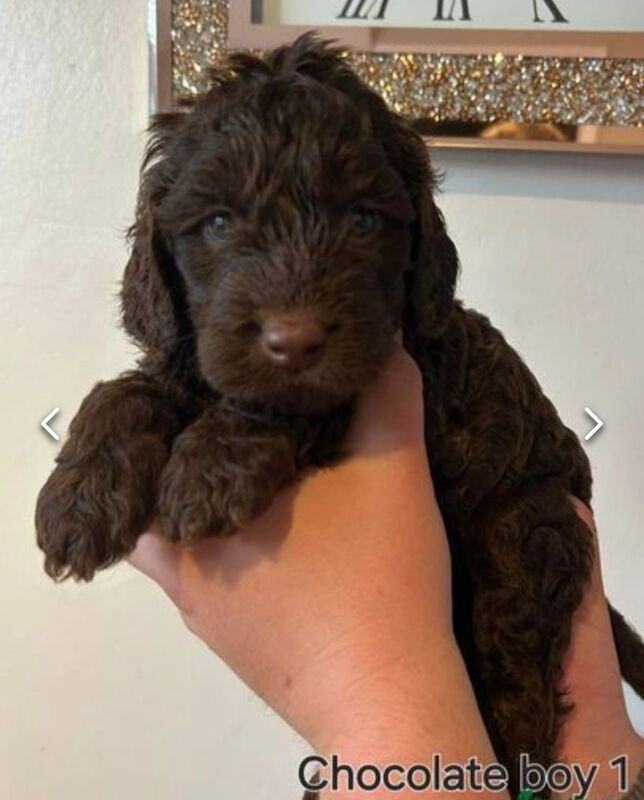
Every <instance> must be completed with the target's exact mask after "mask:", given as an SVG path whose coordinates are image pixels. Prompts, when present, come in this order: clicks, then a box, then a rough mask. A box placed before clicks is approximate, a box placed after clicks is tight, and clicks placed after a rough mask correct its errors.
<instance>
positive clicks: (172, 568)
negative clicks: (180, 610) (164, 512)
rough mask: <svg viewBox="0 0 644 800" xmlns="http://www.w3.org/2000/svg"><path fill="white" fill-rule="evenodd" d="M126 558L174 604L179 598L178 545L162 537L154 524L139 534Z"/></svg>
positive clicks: (176, 603)
mask: <svg viewBox="0 0 644 800" xmlns="http://www.w3.org/2000/svg"><path fill="white" fill-rule="evenodd" d="M127 560H128V561H129V563H130V564H131V565H132V566H133V567H135V568H136V569H138V570H139V571H140V572H142V573H143V574H144V575H147V576H148V578H151V579H152V580H153V581H154V582H155V583H157V584H158V585H159V586H160V587H161V588H162V589H163V591H164V592H165V593H166V594H167V595H168V597H169V598H170V600H172V602H173V603H174V604H175V605H178V598H179V547H178V545H176V544H172V542H168V541H167V540H165V539H162V538H161V536H160V533H159V530H158V527H157V526H156V525H153V526H152V528H151V532H149V533H144V534H142V535H141V536H139V539H138V541H137V543H136V547H135V548H134V550H132V552H131V553H130V555H129V556H128V558H127Z"/></svg>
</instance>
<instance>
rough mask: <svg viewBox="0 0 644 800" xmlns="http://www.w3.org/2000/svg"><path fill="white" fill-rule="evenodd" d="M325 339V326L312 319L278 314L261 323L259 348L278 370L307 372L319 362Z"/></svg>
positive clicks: (305, 316)
mask: <svg viewBox="0 0 644 800" xmlns="http://www.w3.org/2000/svg"><path fill="white" fill-rule="evenodd" d="M326 338H327V330H326V328H325V326H324V325H323V324H322V323H321V322H319V321H318V320H316V319H314V318H313V317H310V316H307V315H304V314H280V315H274V316H270V317H267V318H266V319H265V320H264V324H263V326H262V332H261V334H260V346H261V348H262V350H263V351H264V353H265V354H266V355H267V356H268V358H269V359H270V360H271V361H272V362H273V364H276V365H277V366H279V367H284V368H285V369H292V370H299V369H308V368H309V367H313V366H315V364H317V363H318V362H319V361H320V359H321V358H322V354H323V352H324V345H325V343H326Z"/></svg>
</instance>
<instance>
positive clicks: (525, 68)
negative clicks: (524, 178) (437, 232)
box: [148, 0, 644, 155]
mask: <svg viewBox="0 0 644 800" xmlns="http://www.w3.org/2000/svg"><path fill="white" fill-rule="evenodd" d="M252 4H253V0H149V3H148V6H149V47H150V110H151V112H158V111H168V110H171V109H172V107H173V105H174V103H175V101H176V100H177V99H178V98H179V97H180V96H182V95H183V96H185V95H195V94H198V93H200V92H202V91H203V90H204V89H205V88H206V87H207V85H208V84H207V67H208V66H210V65H212V64H216V63H218V62H220V61H221V60H222V59H223V58H225V56H226V53H227V52H228V51H229V50H231V49H249V50H253V51H255V52H256V51H259V52H261V50H262V49H266V48H267V47H268V46H273V45H275V44H277V43H283V42H287V41H290V40H292V39H293V38H294V37H295V36H296V35H297V34H298V33H300V32H302V30H303V29H302V28H296V27H294V26H275V25H272V26H266V25H253V24H251V23H250V14H251V7H252ZM321 32H322V34H323V35H324V36H331V37H334V38H336V39H338V40H339V42H340V44H342V43H346V44H347V48H348V58H349V59H350V61H351V62H352V64H353V66H354V68H355V69H356V70H357V72H358V73H359V74H360V75H361V76H362V77H363V79H364V80H365V81H366V82H367V83H369V84H370V85H371V86H372V87H373V88H374V89H375V90H376V91H378V92H379V93H380V94H381V95H382V96H383V97H384V98H385V100H386V101H387V102H388V104H389V105H390V107H391V108H392V109H394V110H395V111H397V112H399V113H401V114H403V115H405V116H407V117H410V118H412V119H413V120H414V122H415V124H416V125H417V127H418V129H419V130H420V131H421V132H422V133H423V134H424V135H426V136H427V137H428V139H429V140H430V141H431V144H432V147H446V148H488V149H509V150H546V151H548V150H551V151H578V152H600V153H614V154H629V155H632V154H639V155H644V33H642V34H629V35H625V36H622V37H616V35H615V34H605V35H602V34H586V35H583V36H581V35H579V34H577V35H567V36H566V35H559V34H551V33H549V34H546V35H545V36H544V35H542V34H541V35H539V34H534V33H532V32H529V33H526V34H524V35H522V36H518V35H513V34H512V33H508V32H505V31H477V32H474V31H468V32H460V31H436V30H435V29H434V30H432V31H426V30H422V29H421V30H419V29H415V30H413V31H411V30H407V29H404V30H403V29H385V30H383V29H382V28H381V29H379V30H377V31H376V30H375V29H374V28H359V29H357V30H356V29H349V28H346V27H345V28H340V27H334V28H322V29H321ZM374 34H375V35H374ZM376 38H377V49H376V47H374V40H375V39H376ZM420 39H422V40H423V41H422V43H421V42H420ZM396 41H398V42H400V41H404V42H406V43H407V44H406V46H405V47H404V48H401V47H398V46H397V45H396V44H395V42H396ZM617 42H618V43H619V47H617V46H616V43H617ZM611 51H619V52H620V56H619V57H612V56H611V57H605V56H604V54H605V53H607V52H608V53H610V52H611ZM543 52H547V53H548V54H547V55H543V54H540V53H543ZM622 54H623V56H622ZM506 137H509V138H506Z"/></svg>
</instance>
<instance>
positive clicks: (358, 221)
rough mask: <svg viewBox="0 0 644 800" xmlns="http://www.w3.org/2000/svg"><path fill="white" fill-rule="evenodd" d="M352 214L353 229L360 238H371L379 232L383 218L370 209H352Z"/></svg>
mask: <svg viewBox="0 0 644 800" xmlns="http://www.w3.org/2000/svg"><path fill="white" fill-rule="evenodd" d="M349 213H350V220H351V228H352V230H353V232H354V233H355V234H357V235H358V236H369V235H370V234H372V233H375V231H377V230H378V228H379V227H380V224H381V222H382V217H381V216H380V214H378V213H377V212H376V211H371V210H370V209H368V208H352V209H351V211H350V212H349Z"/></svg>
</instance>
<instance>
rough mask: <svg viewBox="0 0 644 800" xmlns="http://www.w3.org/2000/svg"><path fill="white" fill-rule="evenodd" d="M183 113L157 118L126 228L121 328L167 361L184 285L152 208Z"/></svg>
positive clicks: (175, 338) (176, 329)
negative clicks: (127, 248) (127, 249)
mask: <svg viewBox="0 0 644 800" xmlns="http://www.w3.org/2000/svg"><path fill="white" fill-rule="evenodd" d="M182 116H183V115H181V114H170V115H163V116H161V117H157V119H156V120H155V121H154V122H153V123H152V125H151V127H150V131H151V134H152V135H151V138H150V143H149V145H148V148H147V151H146V155H145V158H144V161H143V166H142V168H141V184H140V188H139V195H138V199H137V208H136V218H135V222H134V224H133V225H132V227H131V228H130V230H129V233H128V238H129V240H130V242H131V254H130V258H129V261H128V263H127V265H126V267H125V273H124V276H123V283H122V286H121V312H122V320H123V327H124V328H125V330H126V332H127V333H128V335H129V336H130V337H131V338H132V339H133V340H134V341H135V342H136V343H137V344H138V345H139V346H140V347H141V348H142V349H143V350H144V351H145V352H146V354H148V355H152V356H153V357H155V358H157V359H162V360H165V359H167V358H169V357H170V356H171V355H172V353H173V352H174V351H175V349H176V347H177V344H178V339H179V335H180V327H181V318H182V313H181V307H182V297H181V295H182V291H181V289H182V287H181V282H180V277H179V275H178V272H177V270H176V268H175V265H174V261H173V258H172V255H171V253H170V251H169V248H168V246H167V244H166V242H165V241H164V238H163V236H162V234H161V232H160V231H159V229H158V227H157V225H156V223H155V220H154V213H153V207H154V205H155V203H157V202H158V201H159V200H160V199H161V197H163V195H164V194H165V192H166V191H167V186H166V185H165V184H166V182H167V178H166V176H164V170H163V155H164V150H165V148H166V147H167V144H168V142H169V139H170V137H171V134H172V132H173V131H174V130H175V128H176V127H177V126H178V124H180V121H181V118H182Z"/></svg>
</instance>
